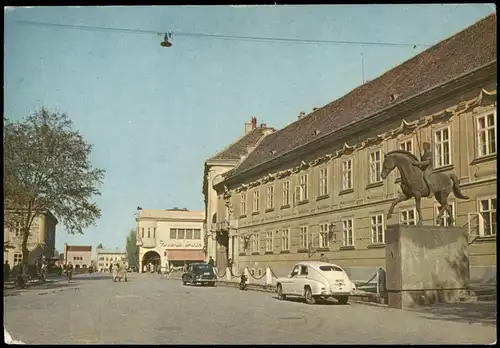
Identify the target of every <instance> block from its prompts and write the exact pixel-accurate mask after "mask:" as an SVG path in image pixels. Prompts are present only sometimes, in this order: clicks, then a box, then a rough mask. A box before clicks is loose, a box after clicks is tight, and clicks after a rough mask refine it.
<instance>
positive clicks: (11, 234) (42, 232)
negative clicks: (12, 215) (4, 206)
mask: <svg viewBox="0 0 500 348" xmlns="http://www.w3.org/2000/svg"><path fill="white" fill-rule="evenodd" d="M6 213H7V214H8V210H6ZM57 223H58V221H57V219H56V218H55V217H54V215H52V213H51V212H50V211H46V212H45V213H43V214H41V215H39V216H38V217H37V218H36V219H35V220H34V221H33V224H32V225H31V230H30V236H29V238H28V250H29V251H30V254H29V263H34V262H35V260H36V259H37V258H38V257H40V256H41V255H44V256H45V257H47V258H51V257H53V256H54V251H55V243H56V225H57ZM3 236H4V237H3V238H4V242H6V243H8V245H9V246H12V247H13V248H12V249H8V250H6V251H4V253H3V259H4V260H5V261H9V263H10V264H11V265H12V266H14V265H16V264H18V263H21V262H22V260H23V254H22V249H21V243H22V235H21V226H20V225H19V224H17V225H16V226H15V227H14V228H12V229H9V228H7V227H4V229H3Z"/></svg>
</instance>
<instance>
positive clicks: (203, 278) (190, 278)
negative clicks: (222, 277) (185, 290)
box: [182, 263, 217, 286]
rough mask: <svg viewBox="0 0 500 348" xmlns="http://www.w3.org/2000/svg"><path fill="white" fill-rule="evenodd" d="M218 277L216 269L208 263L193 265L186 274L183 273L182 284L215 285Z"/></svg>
mask: <svg viewBox="0 0 500 348" xmlns="http://www.w3.org/2000/svg"><path fill="white" fill-rule="evenodd" d="M216 280H217V276H216V275H215V272H214V268H213V267H212V266H210V265H209V264H208V263H192V264H190V265H189V266H188V269H187V271H186V272H184V273H182V284H183V285H186V284H187V283H189V284H191V285H197V284H201V285H205V284H208V285H210V286H214V285H215V281H216Z"/></svg>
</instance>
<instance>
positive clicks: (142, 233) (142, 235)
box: [142, 227, 144, 238]
mask: <svg viewBox="0 0 500 348" xmlns="http://www.w3.org/2000/svg"><path fill="white" fill-rule="evenodd" d="M142 238H144V227H143V228H142Z"/></svg>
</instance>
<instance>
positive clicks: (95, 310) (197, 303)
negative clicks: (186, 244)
mask: <svg viewBox="0 0 500 348" xmlns="http://www.w3.org/2000/svg"><path fill="white" fill-rule="evenodd" d="M494 313H495V314H494V315H495V320H492V321H489V322H482V323H469V322H468V321H467V320H459V319H457V318H456V317H452V316H449V315H447V316H443V314H441V312H439V311H437V312H435V313H431V312H418V311H401V310H393V309H388V308H383V307H376V306H370V305H365V304H357V303H352V304H349V305H337V304H317V305H313V306H310V305H307V304H305V303H303V302H301V301H298V300H297V301H279V300H277V299H276V296H275V294H272V293H265V292H258V291H238V290H236V289H234V288H228V287H223V286H217V287H193V286H183V285H182V284H181V282H180V281H179V280H166V279H165V278H163V277H161V276H159V275H150V274H143V275H141V274H136V273H134V274H129V282H127V283H123V282H122V283H113V282H112V281H111V279H109V276H108V275H105V274H93V275H77V276H76V277H75V279H74V281H73V283H72V284H67V282H60V283H55V284H47V285H46V286H44V287H37V288H32V289H29V290H27V291H11V292H9V293H6V294H5V295H4V314H5V315H4V318H5V320H4V325H5V326H4V327H5V329H6V330H7V331H8V332H9V333H10V335H11V336H12V337H13V338H14V339H16V340H20V341H23V342H25V343H27V344H97V343H103V344H127V343H129V344H195V343H198V344H252V343H254V344H264V343H288V344H292V343H295V344H298V343H301V344H384V343H387V344H472V343H475V344H487V343H492V342H494V341H495V339H496V329H495V321H496V310H495V311H494ZM490 314H491V313H490ZM440 316H442V318H440ZM482 316H483V317H484V316H485V315H484V314H483V315H482Z"/></svg>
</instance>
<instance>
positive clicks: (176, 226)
mask: <svg viewBox="0 0 500 348" xmlns="http://www.w3.org/2000/svg"><path fill="white" fill-rule="evenodd" d="M204 219H205V213H204V212H202V211H190V210H187V209H186V208H183V209H179V208H174V209H167V210H150V209H140V210H139V214H138V217H137V228H136V232H137V245H138V246H139V270H140V272H145V271H146V270H148V268H147V267H151V265H153V266H154V267H155V269H157V268H156V267H158V266H161V267H162V268H164V267H165V265H166V264H167V263H169V264H170V265H171V266H174V267H178V266H182V265H183V264H184V263H185V262H203V261H204V259H205V254H204V251H203V250H204V249H203V237H204V236H203V221H204Z"/></svg>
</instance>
